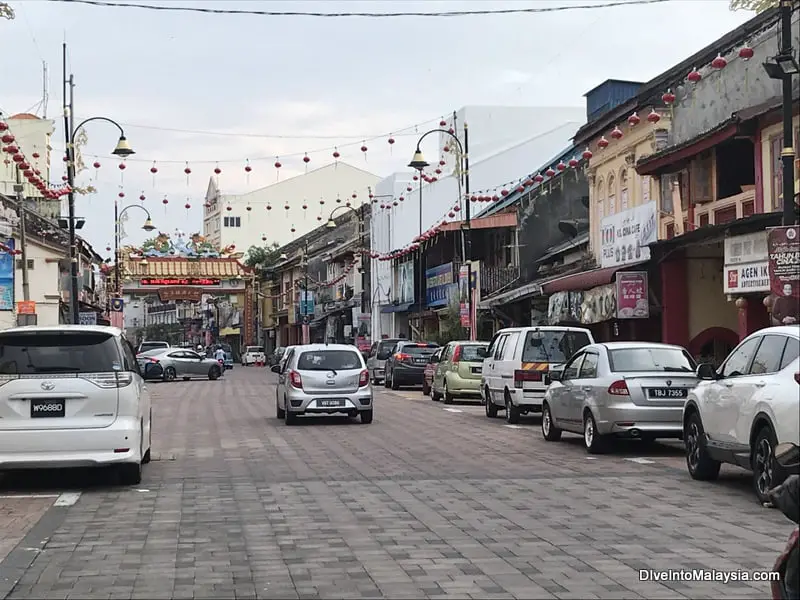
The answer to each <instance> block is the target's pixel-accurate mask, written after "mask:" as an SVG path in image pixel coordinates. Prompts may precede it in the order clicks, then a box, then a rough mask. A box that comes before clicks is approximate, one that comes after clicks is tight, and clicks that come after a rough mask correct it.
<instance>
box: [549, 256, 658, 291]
mask: <svg viewBox="0 0 800 600" xmlns="http://www.w3.org/2000/svg"><path fill="white" fill-rule="evenodd" d="M646 262H647V261H640V262H638V263H633V264H629V265H621V266H618V267H607V268H605V269H593V270H591V271H582V272H580V273H573V274H572V275H566V276H565V277H559V278H558V279H554V280H553V281H551V282H549V283H546V284H544V285H543V286H542V292H544V293H545V294H548V295H550V294H555V293H556V292H576V291H580V290H590V289H592V288H595V287H597V286H599V285H607V284H609V283H611V282H612V281H614V275H616V273H617V271H622V270H623V269H628V268H630V267H635V266H637V265H643V264H645V263H646Z"/></svg>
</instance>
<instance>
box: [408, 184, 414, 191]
mask: <svg viewBox="0 0 800 600" xmlns="http://www.w3.org/2000/svg"><path fill="white" fill-rule="evenodd" d="M413 189H414V188H412V187H411V186H410V185H407V186H406V191H407V192H410V191H412V190H413Z"/></svg>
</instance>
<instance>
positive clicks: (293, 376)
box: [289, 371, 303, 390]
mask: <svg viewBox="0 0 800 600" xmlns="http://www.w3.org/2000/svg"><path fill="white" fill-rule="evenodd" d="M289 381H290V382H291V384H292V387H293V388H297V389H298V390H302V389H303V378H302V377H300V373H298V372H297V371H290V372H289Z"/></svg>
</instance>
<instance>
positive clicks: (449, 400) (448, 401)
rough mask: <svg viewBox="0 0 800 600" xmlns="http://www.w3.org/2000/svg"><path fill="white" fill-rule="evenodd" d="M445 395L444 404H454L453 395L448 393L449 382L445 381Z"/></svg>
mask: <svg viewBox="0 0 800 600" xmlns="http://www.w3.org/2000/svg"><path fill="white" fill-rule="evenodd" d="M442 392H443V394H444V403H445V404H452V403H453V394H451V393H450V392H448V391H447V380H446V379H445V381H444V389H443V390H442Z"/></svg>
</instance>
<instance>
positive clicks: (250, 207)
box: [245, 204, 253, 212]
mask: <svg viewBox="0 0 800 600" xmlns="http://www.w3.org/2000/svg"><path fill="white" fill-rule="evenodd" d="M245 210H246V211H247V212H250V211H251V210H253V207H252V206H250V205H249V204H248V205H247V206H246V207H245Z"/></svg>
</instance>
